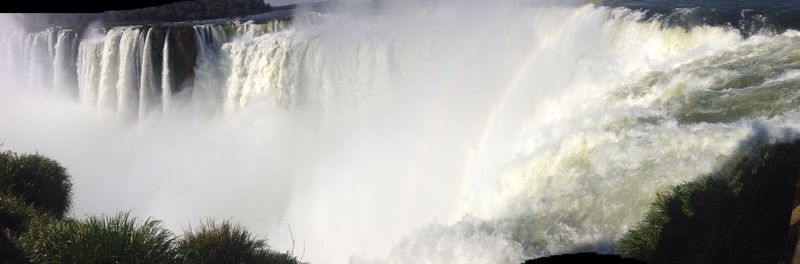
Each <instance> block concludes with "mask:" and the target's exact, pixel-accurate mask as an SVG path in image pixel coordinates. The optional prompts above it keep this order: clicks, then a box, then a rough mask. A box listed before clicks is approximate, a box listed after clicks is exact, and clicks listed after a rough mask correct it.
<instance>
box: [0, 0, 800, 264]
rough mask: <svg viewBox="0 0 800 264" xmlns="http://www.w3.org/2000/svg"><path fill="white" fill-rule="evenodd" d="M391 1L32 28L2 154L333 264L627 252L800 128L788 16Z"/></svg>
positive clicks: (95, 189)
mask: <svg viewBox="0 0 800 264" xmlns="http://www.w3.org/2000/svg"><path fill="white" fill-rule="evenodd" d="M418 2H419V1H418ZM386 5H387V6H381V7H370V8H351V9H348V8H344V9H341V10H339V12H329V13H316V12H299V13H298V14H296V15H295V16H294V17H293V18H292V22H291V23H288V22H287V21H284V20H271V21H268V22H258V23H255V22H246V23H240V22H231V21H217V22H215V23H209V24H202V23H196V24H191V25H187V24H174V25H160V26H147V25H141V26H128V27H115V28H110V29H107V30H106V31H105V32H103V33H100V35H99V36H95V35H93V34H85V33H84V34H79V32H78V31H75V30H69V29H48V30H46V31H42V32H36V33H27V34H23V33H21V32H20V31H14V32H9V33H8V34H4V35H2V36H0V37H2V39H3V40H6V39H7V40H10V41H6V42H7V43H10V44H8V47H3V49H2V53H0V55H2V56H6V57H4V58H10V59H8V60H10V61H14V62H15V63H17V64H18V65H19V66H17V67H13V66H9V65H7V64H3V65H2V66H3V69H6V70H8V71H5V72H4V73H8V74H9V76H6V78H8V79H14V78H18V79H19V78H21V79H22V80H21V81H20V83H24V84H25V85H24V86H25V88H27V89H0V91H2V93H3V94H2V95H3V96H0V100H2V101H0V110H2V111H0V124H3V126H2V127H3V129H0V142H4V143H6V145H4V147H8V148H13V149H15V150H21V151H25V150H29V151H33V150H37V151H40V152H43V153H45V154H47V155H50V156H52V157H54V158H56V159H58V160H61V161H63V162H64V163H65V165H66V166H67V167H68V168H70V170H71V174H72V175H73V177H75V185H76V186H77V188H76V189H77V190H76V198H75V211H76V212H75V213H76V214H83V213H99V212H113V211H115V210H120V209H129V208H130V209H132V210H134V212H135V213H137V214H140V215H147V216H154V217H156V218H160V219H163V220H165V222H166V223H168V224H171V225H172V226H171V227H172V228H173V229H176V230H179V229H180V228H181V227H185V226H186V225H187V224H188V223H189V222H190V221H196V220H198V219H203V218H205V217H228V216H231V217H234V218H235V219H238V220H240V221H242V222H243V223H244V224H246V225H248V226H251V227H254V228H256V230H258V231H259V232H265V233H267V234H268V235H269V239H270V243H271V244H272V245H273V246H275V247H276V248H278V249H281V250H285V249H289V248H291V247H292V245H293V244H292V241H291V239H290V237H289V235H288V232H287V231H288V230H287V229H286V224H287V223H288V224H290V225H291V227H292V230H293V231H294V233H293V234H294V238H295V239H297V241H298V242H302V245H304V246H303V248H301V245H300V244H299V243H298V244H295V245H294V246H295V248H294V253H295V254H296V255H298V256H299V255H301V253H304V255H305V256H304V257H305V259H304V260H309V261H311V262H312V263H343V262H348V261H349V262H351V263H517V262H519V261H520V260H522V259H524V258H533V257H539V256H545V255H551V254H557V253H563V252H571V251H578V250H596V251H602V252H613V251H614V245H615V241H616V240H617V239H619V237H620V236H621V235H622V234H623V233H624V232H625V231H626V230H627V229H628V228H630V227H631V226H632V225H633V224H635V223H636V222H638V221H639V220H640V218H641V217H642V215H643V214H644V212H646V210H647V208H648V206H649V203H650V202H651V201H653V200H654V199H655V197H656V193H658V192H659V191H661V190H664V189H665V188H667V187H668V186H670V185H674V184H678V183H681V182H684V181H689V180H693V179H696V178H697V177H699V176H701V175H704V174H707V173H710V172H713V171H715V170H717V169H718V168H719V166H721V164H722V163H723V162H724V161H725V160H726V159H727V158H728V157H730V155H731V154H733V153H734V152H735V151H737V150H739V149H746V148H747V147H748V144H749V143H750V142H753V141H755V140H759V139H765V138H767V139H773V140H787V139H791V138H795V137H796V136H797V132H796V131H798V129H799V128H800V125H798V124H800V122H799V121H800V111H798V110H800V108H798V101H800V93H798V90H797V87H800V86H799V85H800V72H799V71H798V69H800V45H798V43H800V33H798V31H795V30H793V29H791V28H789V29H787V30H780V31H778V30H774V29H772V28H769V27H768V26H764V25H770V24H769V23H770V21H769V20H768V18H767V17H757V19H758V25H761V26H758V27H757V26H755V24H756V23H745V22H740V23H738V24H740V25H741V26H740V28H736V27H732V26H726V25H724V24H723V23H720V25H717V24H702V23H701V24H696V25H695V24H686V23H688V22H686V21H689V20H688V19H680V18H685V17H691V16H692V14H693V12H700V11H697V10H694V9H681V10H679V11H680V12H677V13H675V14H672V15H670V16H658V15H655V16H654V15H652V14H650V13H647V12H642V11H633V10H630V9H627V8H624V7H616V8H611V7H603V6H595V5H592V4H587V5H584V4H579V3H574V4H564V3H559V4H552V3H547V2H533V3H528V2H522V3H518V2H510V1H509V2H501V3H495V4H492V5H488V4H486V3H479V1H460V2H458V3H452V2H448V1H433V2H430V3H428V2H425V3H416V2H415V4H414V5H405V3H404V4H403V5H401V4H398V3H395V4H392V3H387V4H386ZM743 14H744V13H743ZM748 14H749V13H748ZM679 15H681V16H684V17H680V16H679ZM748 16H750V15H748ZM743 17H744V16H743ZM670 21H677V22H675V23H676V25H670V24H669V23H667V24H666V25H665V22H670ZM681 23H683V24H681ZM743 29H746V31H743ZM50 88H55V89H50ZM40 90H43V91H49V90H55V93H67V94H70V93H72V94H76V95H77V97H78V100H77V101H79V102H80V103H79V104H75V103H73V102H72V99H58V100H55V99H50V97H49V96H47V93H45V95H44V96H41V95H29V94H28V92H29V91H40ZM37 105H47V106H48V108H47V109H44V110H39V109H37V108H36V107H37ZM12 109H13V110H14V111H11V110H12ZM50 109H52V110H50ZM15 113H23V114H15ZM98 113H99V114H98ZM106 113H111V114H108V115H106ZM121 120H122V121H121ZM130 120H136V121H135V122H129V121H130ZM48 131H60V133H48ZM123 185H124V188H121V187H120V186H123ZM303 249H304V250H303ZM303 251H304V252H303Z"/></svg>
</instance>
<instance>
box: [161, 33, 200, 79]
mask: <svg viewBox="0 0 800 264" xmlns="http://www.w3.org/2000/svg"><path fill="white" fill-rule="evenodd" d="M168 31H169V32H168V34H167V38H169V67H170V68H169V69H170V74H171V80H172V83H171V84H170V87H172V89H173V90H172V92H173V93H177V92H180V91H181V90H183V89H184V87H187V86H188V85H189V84H191V81H192V80H193V79H194V66H195V61H196V59H197V45H196V43H195V41H196V40H195V34H194V28H193V27H192V26H170V27H169V29H168Z"/></svg>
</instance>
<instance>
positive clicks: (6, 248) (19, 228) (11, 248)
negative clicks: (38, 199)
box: [0, 194, 44, 263]
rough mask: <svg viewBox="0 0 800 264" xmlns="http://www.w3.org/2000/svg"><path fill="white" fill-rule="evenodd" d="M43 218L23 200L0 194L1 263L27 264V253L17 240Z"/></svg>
mask: <svg viewBox="0 0 800 264" xmlns="http://www.w3.org/2000/svg"><path fill="white" fill-rule="evenodd" d="M43 217H44V216H42V215H41V214H40V212H39V211H38V210H36V208H34V207H33V206H31V205H29V204H27V203H25V201H23V200H22V199H19V198H17V197H14V196H10V195H7V194H0V263H26V260H25V253H24V251H22V250H21V249H20V248H19V247H18V246H17V241H16V240H17V238H18V237H19V236H20V235H22V234H24V233H25V231H26V230H27V229H28V228H29V226H31V225H32V223H33V222H34V221H36V220H39V219H41V218H43ZM6 261H7V262H6Z"/></svg>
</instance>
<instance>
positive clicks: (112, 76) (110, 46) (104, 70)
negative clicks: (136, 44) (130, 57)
mask: <svg viewBox="0 0 800 264" xmlns="http://www.w3.org/2000/svg"><path fill="white" fill-rule="evenodd" d="M123 32H124V29H117V28H114V29H111V30H109V31H108V33H107V34H106V39H105V41H104V42H103V53H102V58H101V61H100V82H99V86H98V91H97V105H98V106H99V107H102V108H108V109H117V105H116V104H117V80H118V79H119V74H120V69H121V67H120V64H119V61H120V58H119V46H120V40H121V38H122V33H123Z"/></svg>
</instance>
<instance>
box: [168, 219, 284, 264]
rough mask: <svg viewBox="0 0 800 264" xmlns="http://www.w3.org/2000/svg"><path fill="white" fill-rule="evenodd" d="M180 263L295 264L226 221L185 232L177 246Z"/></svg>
mask: <svg viewBox="0 0 800 264" xmlns="http://www.w3.org/2000/svg"><path fill="white" fill-rule="evenodd" d="M178 252H179V256H180V259H181V261H182V263H253V264H260V263H287V264H288V263H299V262H298V261H297V260H296V259H295V258H294V257H292V256H290V255H288V254H281V253H277V252H274V251H272V250H271V249H269V248H268V247H267V242H266V241H265V240H262V239H256V238H254V237H253V235H252V234H250V232H248V231H247V230H245V229H244V228H243V227H241V226H239V225H236V224H231V223H230V222H228V221H224V222H222V224H217V223H215V222H213V221H209V222H206V223H203V224H201V225H200V227H199V228H198V229H197V230H195V231H191V230H187V231H186V232H185V234H184V236H183V239H182V240H181V241H180V242H179V243H178Z"/></svg>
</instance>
